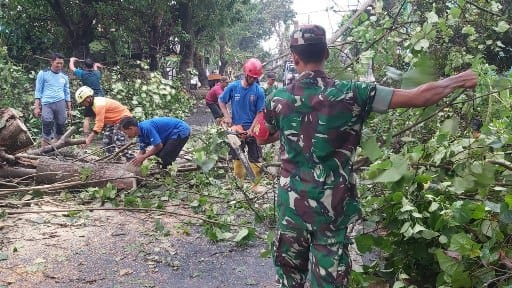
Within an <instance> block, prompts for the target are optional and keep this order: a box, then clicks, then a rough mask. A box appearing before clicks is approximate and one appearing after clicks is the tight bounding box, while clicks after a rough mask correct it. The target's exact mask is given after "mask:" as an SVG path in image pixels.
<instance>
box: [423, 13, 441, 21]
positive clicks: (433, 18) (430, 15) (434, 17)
mask: <svg viewBox="0 0 512 288" xmlns="http://www.w3.org/2000/svg"><path fill="white" fill-rule="evenodd" d="M425 16H427V22H428V23H436V22H437V21H439V17H438V16H437V14H436V12H434V11H431V12H428V13H427V15H425Z"/></svg>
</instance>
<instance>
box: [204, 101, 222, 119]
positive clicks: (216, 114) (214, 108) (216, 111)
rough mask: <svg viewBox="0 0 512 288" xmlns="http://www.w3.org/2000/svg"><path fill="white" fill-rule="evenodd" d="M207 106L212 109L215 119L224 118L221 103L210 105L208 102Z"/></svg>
mask: <svg viewBox="0 0 512 288" xmlns="http://www.w3.org/2000/svg"><path fill="white" fill-rule="evenodd" d="M206 106H208V108H210V111H212V114H213V118H215V119H217V118H222V117H224V114H223V113H222V110H220V106H219V103H208V102H206Z"/></svg>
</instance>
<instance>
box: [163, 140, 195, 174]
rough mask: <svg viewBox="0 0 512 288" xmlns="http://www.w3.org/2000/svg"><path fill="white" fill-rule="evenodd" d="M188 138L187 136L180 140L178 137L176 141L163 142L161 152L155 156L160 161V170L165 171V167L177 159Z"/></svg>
mask: <svg viewBox="0 0 512 288" xmlns="http://www.w3.org/2000/svg"><path fill="white" fill-rule="evenodd" d="M188 137H189V136H187V137H183V138H181V137H179V136H178V138H176V139H171V140H168V141H167V142H165V144H164V147H163V148H162V150H160V151H159V152H158V153H157V154H156V156H158V158H160V160H162V169H167V167H168V166H169V165H171V164H172V162H174V161H175V160H176V158H178V155H179V154H180V152H181V149H183V146H185V144H186V143H187V141H188Z"/></svg>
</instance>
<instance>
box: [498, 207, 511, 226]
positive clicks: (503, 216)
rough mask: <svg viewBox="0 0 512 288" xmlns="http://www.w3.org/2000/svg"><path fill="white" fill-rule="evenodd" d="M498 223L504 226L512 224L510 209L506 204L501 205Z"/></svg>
mask: <svg viewBox="0 0 512 288" xmlns="http://www.w3.org/2000/svg"><path fill="white" fill-rule="evenodd" d="M500 221H502V222H503V223H505V224H512V209H510V208H509V206H508V204H506V203H501V206H500Z"/></svg>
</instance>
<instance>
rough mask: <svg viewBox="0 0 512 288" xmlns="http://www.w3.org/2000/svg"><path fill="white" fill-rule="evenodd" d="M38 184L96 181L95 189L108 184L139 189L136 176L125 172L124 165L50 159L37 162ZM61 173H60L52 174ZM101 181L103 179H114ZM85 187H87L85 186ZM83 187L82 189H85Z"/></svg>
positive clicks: (120, 187)
mask: <svg viewBox="0 0 512 288" xmlns="http://www.w3.org/2000/svg"><path fill="white" fill-rule="evenodd" d="M36 172H37V173H36V175H35V176H36V177H35V179H36V182H37V183H44V184H52V183H57V182H60V183H62V182H64V181H77V180H82V181H85V180H87V181H95V182H94V186H95V187H104V186H106V185H107V183H108V182H111V183H112V184H114V185H115V186H116V187H117V188H118V189H134V188H136V187H137V181H136V176H135V174H133V173H131V172H128V171H126V170H125V165H124V164H113V163H78V162H74V163H73V162H62V161H58V160H54V159H52V158H48V157H42V158H40V159H39V160H38V161H37V168H36ZM52 172H59V173H56V174H55V173H52ZM113 178H119V179H116V180H110V181H107V180H105V181H101V180H102V179H113ZM121 178H122V179H121ZM84 186H85V187H86V186H87V185H84ZM84 186H82V187H84Z"/></svg>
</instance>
